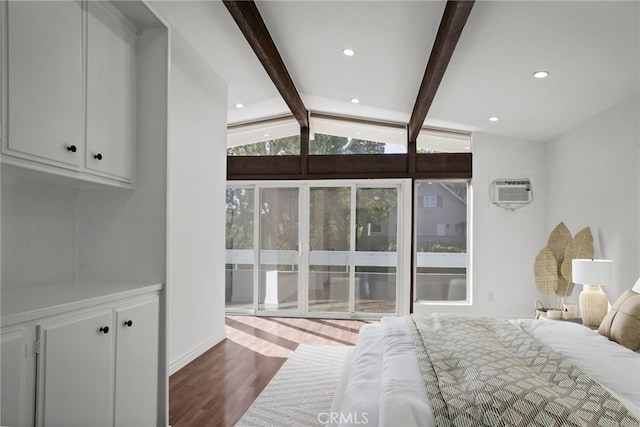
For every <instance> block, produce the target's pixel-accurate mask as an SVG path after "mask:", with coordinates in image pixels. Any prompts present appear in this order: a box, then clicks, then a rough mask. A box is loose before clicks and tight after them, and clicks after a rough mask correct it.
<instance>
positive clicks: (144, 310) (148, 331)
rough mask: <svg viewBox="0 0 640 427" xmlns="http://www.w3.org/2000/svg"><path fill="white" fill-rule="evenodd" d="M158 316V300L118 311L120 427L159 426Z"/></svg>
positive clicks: (117, 385) (118, 422)
mask: <svg viewBox="0 0 640 427" xmlns="http://www.w3.org/2000/svg"><path fill="white" fill-rule="evenodd" d="M158 316H159V303H158V298H155V299H153V300H147V301H144V302H141V303H139V304H136V305H131V306H128V307H123V308H121V309H117V310H116V324H117V330H118V331H117V332H118V336H117V345H116V348H117V353H116V393H115V401H116V420H115V425H116V426H118V427H121V426H155V425H157V407H158V406H157V403H158V332H159V331H158V322H159V317H158Z"/></svg>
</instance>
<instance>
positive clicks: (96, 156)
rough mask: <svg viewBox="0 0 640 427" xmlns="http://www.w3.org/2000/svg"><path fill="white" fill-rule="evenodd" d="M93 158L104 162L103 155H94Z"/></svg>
mask: <svg viewBox="0 0 640 427" xmlns="http://www.w3.org/2000/svg"><path fill="white" fill-rule="evenodd" d="M93 158H94V159H96V160H102V154H100V153H98V154H94V155H93Z"/></svg>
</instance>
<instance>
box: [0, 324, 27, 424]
mask: <svg viewBox="0 0 640 427" xmlns="http://www.w3.org/2000/svg"><path fill="white" fill-rule="evenodd" d="M34 340H35V329H33V328H25V327H22V326H18V327H10V328H3V329H2V342H1V343H0V349H2V355H1V356H0V361H1V363H2V372H1V373H0V378H1V379H2V392H1V393H2V394H1V396H2V412H1V413H0V425H2V426H33V424H34V415H35V408H34V404H35V399H34V397H35V373H36V369H35V358H34V357H33V342H34Z"/></svg>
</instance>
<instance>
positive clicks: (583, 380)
mask: <svg viewBox="0 0 640 427" xmlns="http://www.w3.org/2000/svg"><path fill="white" fill-rule="evenodd" d="M407 321H408V323H409V329H410V330H411V331H412V334H413V338H414V344H415V346H416V354H417V357H418V365H419V367H420V371H421V373H422V376H423V377H424V381H425V384H426V386H427V392H428V395H429V399H430V401H431V406H432V408H433V413H434V418H435V423H436V426H437V427H445V426H447V427H448V426H540V427H549V426H602V427H607V426H611V427H614V426H625V427H632V426H633V427H638V426H639V425H640V423H639V422H638V420H636V419H635V418H634V417H633V416H632V415H631V414H630V413H629V412H628V411H627V409H626V408H625V407H624V406H623V405H622V404H621V403H620V402H619V401H618V400H617V399H615V398H614V397H613V396H611V394H610V393H609V392H608V391H607V390H605V389H604V388H603V387H602V386H601V385H600V384H598V383H597V382H595V381H594V380H592V379H591V378H590V377H588V376H587V375H586V374H584V373H583V372H581V371H580V370H579V369H578V368H576V367H575V366H573V365H571V364H570V363H568V362H567V361H566V360H564V358H562V357H561V356H560V355H558V354H557V353H555V352H553V351H551V350H549V349H548V348H546V347H544V346H543V345H542V344H540V343H538V342H537V341H536V340H534V339H533V338H531V337H530V336H529V335H527V334H526V333H525V332H523V331H522V330H521V329H519V328H518V327H516V326H515V325H513V324H511V323H510V322H509V321H508V320H502V319H493V318H478V317H466V316H459V315H438V314H434V315H432V316H425V315H416V314H414V315H411V316H408V317H407Z"/></svg>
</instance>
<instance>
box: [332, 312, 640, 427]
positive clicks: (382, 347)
mask: <svg viewBox="0 0 640 427" xmlns="http://www.w3.org/2000/svg"><path fill="white" fill-rule="evenodd" d="M512 323H513V324H514V325H515V326H517V327H520V328H522V330H523V331H524V332H526V333H527V334H529V335H530V336H532V337H533V338H534V339H536V340H538V341H539V342H541V343H542V344H544V345H545V346H547V347H549V348H551V349H552V350H554V351H556V352H558V353H560V354H562V355H563V356H564V357H565V358H566V359H567V360H568V361H570V362H571V363H573V364H574V365H576V366H577V367H579V368H580V369H581V370H582V371H583V372H585V373H586V374H588V375H589V376H591V377H592V378H593V379H594V380H596V381H598V382H600V383H601V384H602V385H603V386H604V387H605V388H607V389H608V390H609V391H610V392H611V393H612V394H613V395H614V396H615V397H616V398H618V400H620V402H621V403H623V404H624V405H625V406H626V407H627V408H628V409H629V411H630V412H631V413H632V414H633V415H634V416H635V417H636V418H638V419H640V354H638V353H636V352H633V351H631V350H628V349H626V348H624V347H623V346H620V345H618V344H616V343H614V342H611V341H609V340H608V339H606V338H605V337H602V336H600V335H599V334H598V333H597V332H595V331H592V330H591V329H589V328H586V327H584V326H582V325H579V324H574V323H570V322H549V321H542V320H533V319H518V320H513V321H512ZM352 355H353V357H350V358H349V359H348V363H347V364H346V365H345V368H344V369H343V375H342V378H341V385H340V386H339V387H338V390H337V392H336V397H335V398H334V402H333V406H332V409H331V410H332V413H334V414H335V418H334V420H333V421H334V422H333V423H330V424H329V425H332V426H348V425H355V424H357V425H368V426H398V425H402V426H425V427H431V426H434V425H435V424H434V421H433V414H432V411H431V407H430V405H429V399H428V397H427V393H426V388H425V385H424V382H423V379H422V375H421V373H420V370H419V368H418V364H417V361H416V356H415V351H414V347H413V338H412V336H411V333H410V331H409V328H408V327H407V323H406V319H404V318H398V317H387V318H383V319H382V320H381V322H380V323H379V324H371V325H366V326H365V327H363V328H362V329H361V331H360V335H359V337H358V343H357V345H356V347H355V349H354V350H353V353H352Z"/></svg>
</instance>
